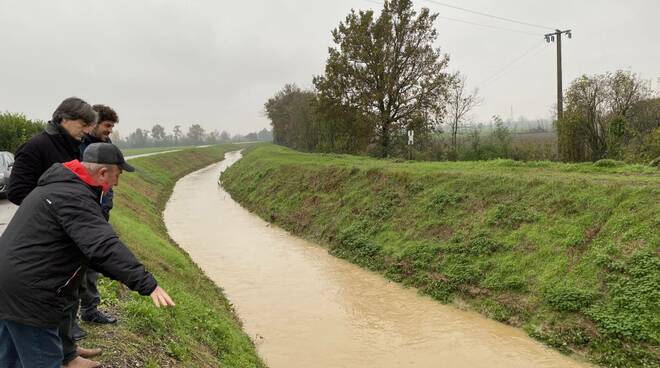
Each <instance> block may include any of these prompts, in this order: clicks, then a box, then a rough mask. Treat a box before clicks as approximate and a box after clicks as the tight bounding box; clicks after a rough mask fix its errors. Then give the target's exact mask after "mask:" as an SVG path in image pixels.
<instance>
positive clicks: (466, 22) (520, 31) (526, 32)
mask: <svg viewBox="0 0 660 368" xmlns="http://www.w3.org/2000/svg"><path fill="white" fill-rule="evenodd" d="M364 1H365V2H368V3H372V4H377V5H383V3H382V2H380V1H375V0H364ZM436 16H437V17H438V18H440V19H446V20H450V21H452V22H458V23H464V24H470V25H473V26H477V27H484V28H491V29H497V30H500V31H507V32H515V33H520V34H525V35H530V36H539V34H538V33H534V32H529V31H523V30H519V29H511V28H504V27H498V26H493V25H490V24H483V23H476V22H471V21H467V20H462V19H456V18H451V17H445V16H442V15H438V14H436Z"/></svg>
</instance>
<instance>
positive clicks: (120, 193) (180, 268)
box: [83, 145, 264, 368]
mask: <svg viewBox="0 0 660 368" xmlns="http://www.w3.org/2000/svg"><path fill="white" fill-rule="evenodd" d="M238 147H240V146H238V145H220V146H213V147H208V148H201V149H188V150H184V151H180V152H175V153H166V154H162V155H156V156H151V157H144V158H137V159H134V160H132V161H131V164H132V165H134V166H135V167H136V168H137V171H136V172H135V173H125V174H123V175H122V177H121V179H120V185H119V186H118V187H117V188H115V201H114V209H113V211H112V214H111V223H112V224H113V226H114V228H115V230H116V231H117V233H118V234H119V237H120V239H122V240H123V241H124V242H125V243H126V244H127V246H128V247H129V248H130V249H131V250H132V251H133V253H134V254H135V255H136V256H137V257H138V258H139V259H140V260H141V261H142V262H143V263H144V264H145V266H146V267H147V269H148V270H149V271H151V272H152V273H153V274H154V275H155V277H156V279H157V280H158V282H159V284H160V285H162V286H163V288H164V289H165V290H167V291H168V293H169V294H170V295H171V296H172V298H173V299H174V301H175V303H176V304H177V305H176V307H174V308H170V309H158V308H156V307H155V306H154V305H153V303H152V301H151V299H150V298H148V297H141V296H139V295H138V294H137V293H134V292H130V291H129V290H127V289H125V287H123V286H121V285H120V284H118V283H116V282H112V281H110V280H108V279H105V278H102V279H101V280H100V281H99V287H100V290H101V298H102V303H103V304H102V306H101V309H105V310H110V311H112V312H113V313H115V314H117V315H118V316H119V322H118V323H117V325H116V326H114V325H113V326H101V327H99V326H94V325H91V324H84V325H83V328H85V329H87V330H88V332H90V336H89V337H88V338H87V339H85V340H84V341H83V346H86V347H102V348H104V350H105V353H104V355H103V356H102V359H101V361H102V362H103V363H104V367H128V366H131V367H134V366H147V367H240V368H243V367H264V364H263V362H262V361H261V359H260V358H259V357H258V356H257V353H256V351H255V348H254V346H253V344H252V342H251V341H250V339H249V338H248V337H247V336H246V335H245V333H244V332H243V331H242V330H241V325H240V322H239V321H238V319H237V317H236V315H235V313H234V311H233V308H232V305H231V304H230V302H229V301H228V300H227V299H226V298H225V297H224V295H223V294H222V291H221V289H220V288H219V287H217V286H216V285H215V284H214V283H213V282H212V281H211V280H209V279H208V278H207V277H206V276H205V275H204V273H203V272H202V270H201V269H200V268H199V267H198V266H197V265H195V263H193V261H192V260H191V259H190V258H189V256H188V255H187V254H186V253H185V252H184V251H183V250H181V249H180V248H178V246H177V245H176V244H175V243H174V242H173V241H172V240H171V239H170V238H169V236H168V235H167V231H166V228H165V225H164V224H163V220H162V216H161V213H162V210H163V209H164V206H165V203H166V201H167V199H168V198H169V195H170V193H171V191H172V188H173V186H174V184H175V182H176V180H177V179H179V178H180V177H182V176H184V175H186V174H187V173H189V172H192V171H194V170H197V169H200V168H202V167H204V166H207V165H209V164H211V163H213V162H217V161H219V160H220V159H222V158H223V157H224V153H225V152H227V151H229V150H235V149H237V148H238Z"/></svg>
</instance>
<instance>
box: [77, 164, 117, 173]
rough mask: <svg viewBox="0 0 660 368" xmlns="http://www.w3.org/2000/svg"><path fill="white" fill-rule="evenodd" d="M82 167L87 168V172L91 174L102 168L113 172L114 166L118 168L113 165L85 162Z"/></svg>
mask: <svg viewBox="0 0 660 368" xmlns="http://www.w3.org/2000/svg"><path fill="white" fill-rule="evenodd" d="M82 165H83V166H85V169H87V171H88V172H90V173H92V172H97V171H99V170H101V169H102V168H106V169H108V170H112V167H113V166H117V165H113V164H97V163H96V162H85V161H83V162H82Z"/></svg>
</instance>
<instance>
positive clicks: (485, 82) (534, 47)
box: [477, 42, 543, 88]
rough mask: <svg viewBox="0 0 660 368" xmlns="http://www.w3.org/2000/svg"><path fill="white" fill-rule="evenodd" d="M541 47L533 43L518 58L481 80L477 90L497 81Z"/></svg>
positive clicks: (537, 43) (539, 43) (540, 44)
mask: <svg viewBox="0 0 660 368" xmlns="http://www.w3.org/2000/svg"><path fill="white" fill-rule="evenodd" d="M541 46H543V42H535V43H534V44H533V45H532V47H530V48H529V49H527V50H525V52H523V53H522V54H520V55H519V56H518V57H516V58H515V59H513V60H511V61H510V62H509V63H507V64H506V65H504V66H503V67H502V68H500V69H498V70H497V71H496V72H495V73H493V74H491V76H490V77H488V78H486V79H484V80H482V81H481V82H480V83H478V84H477V88H480V87H481V88H483V87H485V86H487V85H488V83H489V82H492V81H495V80H497V79H498V78H499V77H501V76H502V75H504V74H505V73H506V72H507V71H508V69H509V68H510V67H512V66H513V65H515V64H516V63H517V62H519V61H520V60H522V59H523V58H525V57H526V56H528V55H530V54H531V53H532V52H534V51H536V50H538V49H539V48H540V47H541Z"/></svg>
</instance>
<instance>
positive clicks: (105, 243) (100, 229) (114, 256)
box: [0, 161, 156, 327]
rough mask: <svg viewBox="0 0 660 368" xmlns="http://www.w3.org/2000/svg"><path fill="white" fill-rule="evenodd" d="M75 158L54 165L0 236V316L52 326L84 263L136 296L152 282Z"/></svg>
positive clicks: (144, 292)
mask: <svg viewBox="0 0 660 368" xmlns="http://www.w3.org/2000/svg"><path fill="white" fill-rule="evenodd" d="M81 168H82V165H80V163H79V162H78V161H72V162H68V163H66V164H54V165H53V166H52V167H51V168H50V169H48V170H47V171H46V172H45V173H44V175H43V176H42V177H41V178H40V179H39V186H37V187H36V188H35V189H34V190H33V191H32V192H31V193H30V194H29V195H28V196H27V197H26V198H25V200H24V201H23V204H22V205H21V206H20V207H19V208H18V211H17V212H16V214H15V215H14V217H13V218H12V220H11V222H10V223H9V225H8V226H7V228H6V229H5V232H4V233H3V234H2V236H1V237H0V319H6V320H10V321H16V322H19V323H23V324H27V325H31V326H37V327H55V326H57V325H58V323H59V321H60V320H61V319H62V318H63V314H62V310H63V308H64V306H65V303H66V301H67V300H71V298H72V296H73V295H74V293H75V290H77V288H78V285H79V283H80V275H81V271H82V270H84V269H85V268H86V267H87V266H91V267H92V268H94V269H95V270H97V271H100V272H101V273H103V274H104V275H106V276H108V277H110V278H112V279H115V280H119V281H121V282H122V283H124V284H126V285H127V286H128V287H130V288H131V289H132V290H135V291H138V292H139V293H140V294H142V295H149V294H151V292H152V291H153V290H154V289H155V288H156V280H155V279H154V278H153V276H152V275H151V274H150V273H149V272H147V271H146V270H145V268H144V266H142V264H140V262H139V261H138V260H137V259H136V258H135V257H134V256H133V254H132V253H131V252H130V251H129V250H128V249H127V248H126V246H125V245H124V244H123V243H122V242H121V241H120V240H119V239H118V238H117V235H116V234H115V232H114V230H113V229H112V226H110V224H109V223H108V222H107V221H106V220H105V219H104V218H103V215H102V213H101V207H100V206H99V205H98V203H99V200H100V195H101V191H100V189H99V188H94V187H92V186H90V185H89V184H88V183H89V182H90V180H89V178H86V177H85V174H86V171H85V170H84V168H82V170H81Z"/></svg>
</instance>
